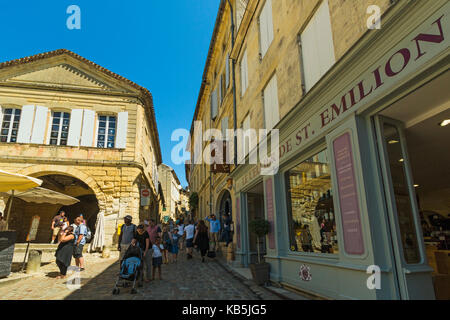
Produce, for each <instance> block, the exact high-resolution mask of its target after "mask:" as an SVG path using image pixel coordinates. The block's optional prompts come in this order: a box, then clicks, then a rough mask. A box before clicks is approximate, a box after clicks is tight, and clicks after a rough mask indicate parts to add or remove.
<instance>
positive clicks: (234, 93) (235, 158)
mask: <svg viewBox="0 0 450 320" xmlns="http://www.w3.org/2000/svg"><path fill="white" fill-rule="evenodd" d="M228 4H229V6H230V11H231V50H233V48H234V42H235V39H234V10H233V5H232V4H231V1H230V0H228ZM230 58H231V57H230ZM231 60H232V67H231V69H232V78H233V119H234V121H233V125H234V165H235V168H236V167H237V164H238V161H237V135H236V130H237V116H236V113H237V112H236V60H235V59H231Z"/></svg>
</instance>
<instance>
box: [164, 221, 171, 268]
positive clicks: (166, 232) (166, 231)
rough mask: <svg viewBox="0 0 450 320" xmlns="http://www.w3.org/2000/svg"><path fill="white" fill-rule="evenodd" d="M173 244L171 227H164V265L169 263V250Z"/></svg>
mask: <svg viewBox="0 0 450 320" xmlns="http://www.w3.org/2000/svg"><path fill="white" fill-rule="evenodd" d="M171 242H172V240H171V239H170V234H169V226H167V225H166V226H164V227H163V233H162V243H163V246H164V250H163V252H162V254H163V263H164V264H168V263H169V248H170V244H171Z"/></svg>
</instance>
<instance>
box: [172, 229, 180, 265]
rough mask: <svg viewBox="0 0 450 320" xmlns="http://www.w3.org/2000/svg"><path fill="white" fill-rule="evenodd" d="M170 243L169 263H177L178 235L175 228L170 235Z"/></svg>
mask: <svg viewBox="0 0 450 320" xmlns="http://www.w3.org/2000/svg"><path fill="white" fill-rule="evenodd" d="M170 238H171V243H170V254H171V260H172V261H171V262H175V263H177V257H178V251H179V247H178V242H179V240H180V235H179V234H178V228H175V229H173V230H172V232H171V233H170Z"/></svg>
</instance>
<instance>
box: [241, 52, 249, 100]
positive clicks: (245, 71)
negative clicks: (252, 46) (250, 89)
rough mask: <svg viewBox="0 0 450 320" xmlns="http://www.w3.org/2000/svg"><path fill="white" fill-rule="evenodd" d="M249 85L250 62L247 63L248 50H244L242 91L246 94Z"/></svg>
mask: <svg viewBox="0 0 450 320" xmlns="http://www.w3.org/2000/svg"><path fill="white" fill-rule="evenodd" d="M247 86H248V64H247V50H245V51H244V54H243V56H242V61H241V93H242V96H243V95H244V94H245V91H246V90H247Z"/></svg>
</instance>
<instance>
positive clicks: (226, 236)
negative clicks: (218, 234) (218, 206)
mask: <svg viewBox="0 0 450 320" xmlns="http://www.w3.org/2000/svg"><path fill="white" fill-rule="evenodd" d="M232 225H233V221H232V220H231V216H230V215H229V214H228V213H225V216H224V218H223V231H222V232H223V233H222V236H223V239H222V240H223V241H224V242H225V243H226V246H227V247H228V245H229V244H230V242H232V236H231V232H232V230H231V228H232Z"/></svg>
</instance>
